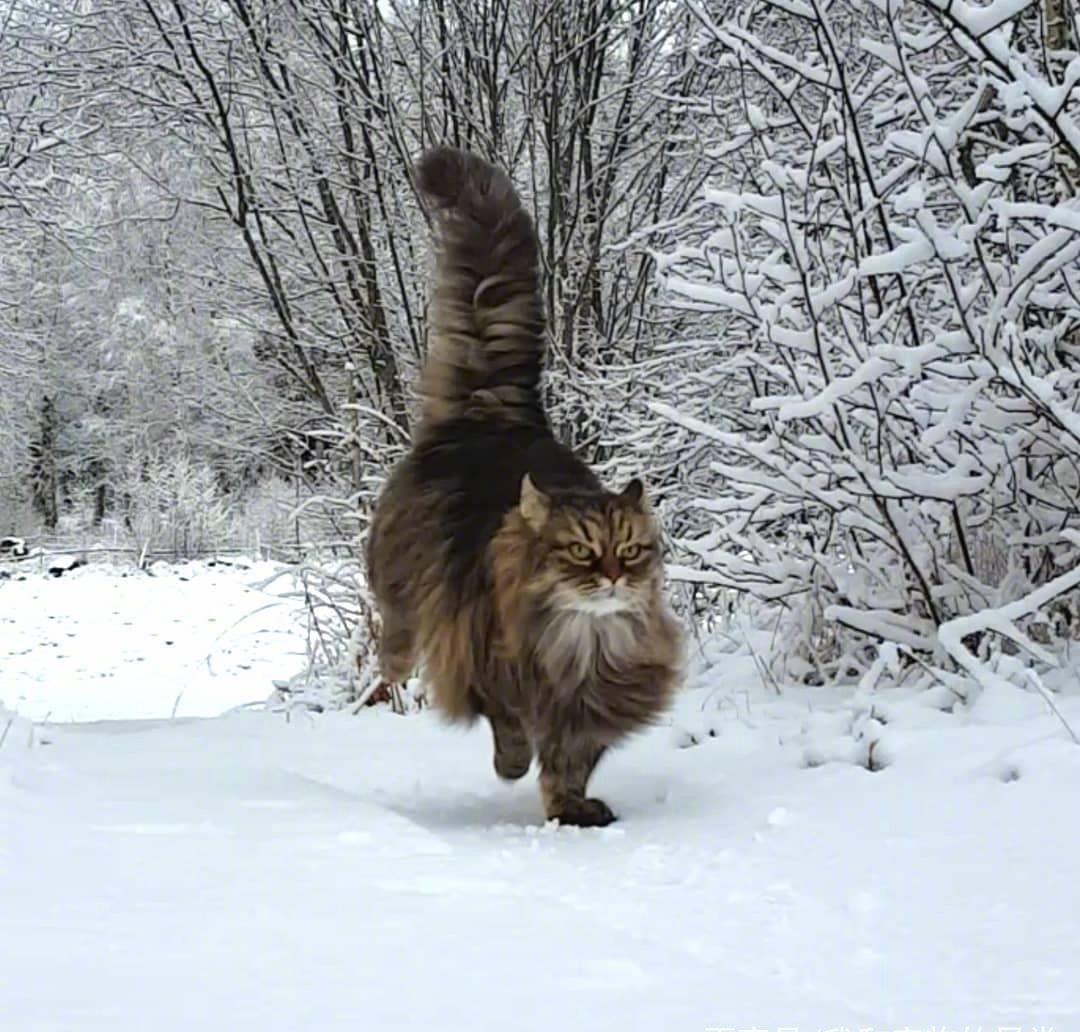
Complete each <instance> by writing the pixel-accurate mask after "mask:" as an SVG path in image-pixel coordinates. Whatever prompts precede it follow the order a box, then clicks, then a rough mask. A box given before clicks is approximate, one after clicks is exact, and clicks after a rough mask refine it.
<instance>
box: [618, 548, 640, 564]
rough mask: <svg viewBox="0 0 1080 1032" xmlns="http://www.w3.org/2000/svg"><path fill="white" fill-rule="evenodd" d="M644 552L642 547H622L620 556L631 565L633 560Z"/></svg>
mask: <svg viewBox="0 0 1080 1032" xmlns="http://www.w3.org/2000/svg"><path fill="white" fill-rule="evenodd" d="M644 551H645V549H644V547H643V546H642V545H624V546H623V548H622V550H621V552H620V555H621V556H622V558H623V559H625V560H626V561H627V562H628V563H632V562H633V561H634V560H635V559H638V558H640V557H641V553H642V552H644Z"/></svg>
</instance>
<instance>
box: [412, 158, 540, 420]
mask: <svg viewBox="0 0 1080 1032" xmlns="http://www.w3.org/2000/svg"><path fill="white" fill-rule="evenodd" d="M416 180H417V185H418V186H419V187H420V190H421V192H422V193H423V194H424V195H425V197H426V198H427V200H428V202H429V204H430V206H431V209H432V211H433V213H434V214H435V218H436V222H437V225H438V230H439V259H438V271H437V277H436V282H435V289H434V292H433V296H432V303H431V315H430V334H429V344H428V357H427V363H426V365H425V366H424V375H423V382H422V386H421V393H422V395H423V403H424V408H423V415H424V423H425V424H426V425H428V426H431V425H433V424H439V423H444V422H446V421H448V420H453V419H460V418H466V419H476V420H483V421H489V422H497V423H505V424H515V423H538V422H543V420H544V415H543V408H542V405H541V400H540V393H539V380H540V370H541V366H542V364H543V350H544V319H543V311H542V309H541V302H540V288H539V270H538V268H537V243H536V230H535V229H534V227H533V222H532V219H531V218H530V217H529V213H528V212H527V211H525V209H524V208H523V207H522V204H521V199H520V198H519V197H518V195H517V193H516V191H515V190H514V187H513V184H512V183H511V182H510V179H509V178H508V177H507V175H506V174H505V173H504V172H502V171H501V170H499V169H497V168H495V167H494V166H493V165H489V164H488V163H487V162H486V161H483V160H482V159H480V158H478V157H476V155H474V154H468V153H466V152H464V151H458V150H452V149H450V148H449V147H440V148H437V149H435V150H431V151H428V152H427V153H426V154H425V155H424V156H423V157H422V158H421V159H420V162H419V163H418V165H417V167H416Z"/></svg>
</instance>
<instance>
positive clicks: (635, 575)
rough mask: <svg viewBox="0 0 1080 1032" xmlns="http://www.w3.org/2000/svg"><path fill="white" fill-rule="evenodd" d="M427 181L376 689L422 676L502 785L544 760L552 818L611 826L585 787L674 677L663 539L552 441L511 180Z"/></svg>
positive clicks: (377, 533) (422, 171) (371, 556)
mask: <svg viewBox="0 0 1080 1032" xmlns="http://www.w3.org/2000/svg"><path fill="white" fill-rule="evenodd" d="M417 182H418V185H419V187H420V189H421V191H422V193H423V194H424V195H425V196H426V198H427V200H428V202H429V204H430V206H431V208H432V210H433V212H434V214H435V217H436V222H437V224H438V226H439V229H440V231H441V232H440V247H439V263H438V271H437V280H436V284H435V290H434V296H433V299H432V305H431V313H430V318H431V334H430V350H429V354H428V358H427V364H426V366H425V369H424V375H423V384H422V395H423V413H422V418H421V422H420V424H419V428H418V429H417V431H416V434H415V440H414V441H413V447H412V451H411V452H410V454H409V455H408V457H407V458H405V459H404V460H403V461H402V462H401V463H400V465H398V466H397V468H396V469H395V470H394V472H393V474H392V475H391V477H390V480H389V482H388V484H387V485H386V488H385V490H384V492H383V494H382V497H381V498H380V500H379V503H378V506H377V509H376V512H375V517H374V521H373V524H372V527H371V534H370V537H369V542H368V575H369V579H370V584H371V587H372V589H373V590H374V593H375V597H376V600H377V603H378V607H379V612H380V615H381V617H382V635H381V639H380V664H381V672H382V676H383V677H384V678H385V679H386V680H387V681H390V682H397V681H401V680H404V679H405V678H406V677H408V675H409V674H410V673H411V672H412V671H413V670H414V668H415V667H416V666H420V667H421V668H422V669H423V673H424V677H425V680H426V681H427V683H428V684H429V686H430V689H431V690H432V692H433V695H434V700H435V703H436V705H437V706H438V707H439V708H440V709H441V710H442V712H443V713H444V714H445V715H446V716H448V717H449V718H451V719H455V720H465V721H467V720H471V719H473V718H475V717H476V716H479V715H482V716H484V717H486V718H487V719H488V721H489V722H490V723H491V729H492V733H493V736H494V743H495V770H496V772H497V773H498V774H499V775H500V776H501V777H504V778H519V777H521V776H522V775H523V774H524V773H525V772H526V771H527V770H528V769H529V766H530V764H531V762H532V760H533V757H534V755H535V756H537V757H538V758H539V761H540V790H541V795H542V797H543V803H544V809H545V811H546V814H547V816H548V817H549V818H555V819H557V820H559V821H561V822H563V823H566V824H579V825H604V824H608V823H610V822H611V821H613V820H614V819H615V816H614V814H613V813H612V812H611V810H610V808H609V807H608V806H607V804H606V803H604V802H603V801H602V800H600V799H591V798H588V797H587V796H586V794H585V789H586V785H587V783H588V780H589V776H590V775H591V773H592V771H593V768H594V767H595V766H596V763H597V761H598V760H599V759H600V756H601V755H602V754H603V752H604V750H605V749H607V748H608V746H610V745H612V744H613V743H615V742H617V741H618V740H619V739H621V738H623V737H625V736H626V735H627V734H629V733H630V732H632V731H634V730H636V729H638V728H641V727H642V726H644V725H646V724H647V723H649V722H650V721H651V720H653V719H654V718H656V717H657V716H658V715H659V714H660V713H661V712H662V711H663V710H664V708H665V707H666V706H667V704H668V702H669V700H670V698H671V695H672V692H673V691H674V688H675V685H676V682H677V677H678V666H679V653H680V636H679V632H678V628H677V625H676V623H675V621H674V620H673V618H672V616H671V615H670V613H669V612H668V609H667V607H666V605H665V603H664V600H663V597H662V595H661V580H662V565H661V555H660V539H659V533H658V529H657V525H656V521H655V519H654V518H653V515H652V513H651V512H650V510H649V506H648V504H647V502H646V500H645V496H644V492H643V489H642V485H641V482H640V481H639V480H632V481H631V482H630V483H629V484H628V485H627V486H626V487H625V488H624V489H623V490H622V491H619V492H612V491H607V490H605V489H604V488H603V487H602V486H601V484H600V482H599V481H598V480H597V478H596V476H595V475H594V474H593V473H592V472H591V470H590V469H589V468H588V467H587V466H586V465H585V464H584V463H583V462H582V461H581V460H580V459H578V458H577V457H576V456H575V455H574V454H573V453H572V452H571V451H570V450H569V449H567V448H565V447H564V446H563V445H561V444H559V442H558V441H556V440H555V438H554V436H553V435H552V432H551V428H550V427H549V425H548V421H547V417H546V415H545V413H544V409H543V405H542V402H541V398H540V388H539V379H540V371H541V364H542V359H543V350H544V327H543V318H542V314H541V300H540V294H539V278H538V270H537V243H536V234H535V230H534V228H533V224H532V220H531V219H530V217H529V215H528V214H527V212H526V211H525V210H524V208H523V207H522V205H521V201H520V200H519V199H518V196H517V194H516V193H515V192H514V188H513V186H512V185H511V183H510V181H509V179H508V178H507V177H506V175H504V174H503V173H502V172H501V171H499V170H497V169H496V168H494V167H492V166H491V165H489V164H487V163H486V162H484V161H481V160H480V159H479V158H477V157H475V156H473V155H471V154H465V153H462V152H460V151H454V150H449V149H439V150H434V151H431V152H430V153H428V154H426V155H425V156H424V157H423V158H422V159H421V161H420V163H419V165H418V167H417Z"/></svg>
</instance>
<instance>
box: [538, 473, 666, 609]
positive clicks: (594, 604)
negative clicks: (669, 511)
mask: <svg viewBox="0 0 1080 1032" xmlns="http://www.w3.org/2000/svg"><path fill="white" fill-rule="evenodd" d="M518 511H519V512H520V514H521V517H522V519H523V521H524V523H525V524H526V525H527V527H528V530H529V531H530V532H531V533H532V535H533V547H534V555H536V556H537V563H538V568H537V571H536V574H535V576H534V579H533V582H532V583H531V584H530V586H529V587H530V590H531V593H532V594H533V595H534V597H543V598H544V601H545V602H546V604H547V605H549V606H551V607H552V608H554V609H558V610H564V611H576V612H580V613H587V614H590V615H592V616H607V615H612V614H615V613H619V612H626V611H628V610H633V609H641V608H643V607H644V606H645V604H646V602H647V601H648V599H649V598H650V597H651V596H652V595H653V594H654V593H655V592H656V590H657V589H658V588H659V586H660V582H661V579H662V576H663V572H662V571H663V561H662V556H661V554H660V531H659V527H658V526H657V524H656V520H655V519H654V517H653V514H652V511H651V510H650V508H649V505H648V502H647V501H646V499H645V491H644V488H643V487H642V484H641V481H640V480H631V481H630V483H629V484H628V485H627V486H626V487H625V488H624V489H623V490H622V491H620V492H619V493H618V494H614V493H612V492H609V491H602V490H600V491H586V492H581V491H575V492H567V493H563V492H555V491H553V492H550V493H547V492H545V491H542V490H540V488H538V487H537V486H536V485H535V484H534V483H533V481H532V479H531V478H530V477H529V476H528V475H526V476H525V477H524V478H523V480H522V482H521V498H520V501H519V502H518Z"/></svg>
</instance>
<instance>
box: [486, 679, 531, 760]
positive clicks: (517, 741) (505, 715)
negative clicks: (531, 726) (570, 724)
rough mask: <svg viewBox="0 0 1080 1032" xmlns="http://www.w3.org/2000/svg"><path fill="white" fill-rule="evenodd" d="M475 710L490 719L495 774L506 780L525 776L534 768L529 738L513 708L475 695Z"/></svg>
mask: <svg viewBox="0 0 1080 1032" xmlns="http://www.w3.org/2000/svg"><path fill="white" fill-rule="evenodd" d="M474 698H475V705H476V709H477V710H478V711H479V712H480V713H483V715H484V716H485V717H487V720H488V723H489V724H490V725H491V737H492V739H493V741H494V745H495V756H494V760H495V773H496V774H498V775H499V777H500V778H505V779H506V780H507V781H516V780H517V779H518V778H520V777H523V776H524V775H525V774H526V773H527V772H528V770H529V767H530V766H532V759H533V747H532V742H531V741H530V740H529V735H528V733H527V732H526V730H525V726H524V725H523V724H522V722H521V720H520V718H519V717H517V716H516V715H515V714H514V713H513V712H512V709H511V708H510V707H508V706H506V705H504V704H503V703H502V702H500V701H498V700H497V699H495V698H492V697H490V696H488V697H482V696H480V695H477V694H474Z"/></svg>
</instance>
